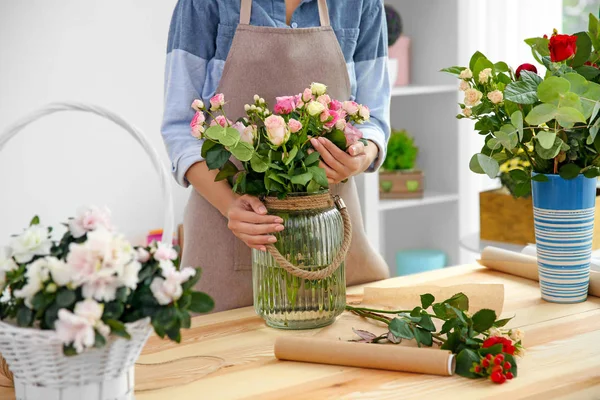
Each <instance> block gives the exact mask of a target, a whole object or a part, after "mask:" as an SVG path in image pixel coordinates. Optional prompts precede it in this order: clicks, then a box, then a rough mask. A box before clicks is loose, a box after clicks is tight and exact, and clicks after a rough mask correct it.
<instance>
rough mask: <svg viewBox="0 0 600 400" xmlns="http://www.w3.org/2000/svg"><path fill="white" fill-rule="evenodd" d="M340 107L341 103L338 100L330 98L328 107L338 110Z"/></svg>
mask: <svg viewBox="0 0 600 400" xmlns="http://www.w3.org/2000/svg"><path fill="white" fill-rule="evenodd" d="M341 108H342V103H340V102H339V101H338V100H335V99H333V100H331V103H329V109H330V110H333V111H339V110H341Z"/></svg>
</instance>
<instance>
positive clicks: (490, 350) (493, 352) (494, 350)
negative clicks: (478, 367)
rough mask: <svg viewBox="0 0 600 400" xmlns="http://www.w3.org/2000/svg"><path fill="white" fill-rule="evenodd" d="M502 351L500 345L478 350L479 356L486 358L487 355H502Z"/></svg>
mask: <svg viewBox="0 0 600 400" xmlns="http://www.w3.org/2000/svg"><path fill="white" fill-rule="evenodd" d="M502 349H503V346H502V343H498V344H495V345H493V346H490V347H482V348H481V349H479V354H480V355H481V356H483V357H485V356H487V355H488V354H491V355H493V356H495V355H497V354H500V353H502Z"/></svg>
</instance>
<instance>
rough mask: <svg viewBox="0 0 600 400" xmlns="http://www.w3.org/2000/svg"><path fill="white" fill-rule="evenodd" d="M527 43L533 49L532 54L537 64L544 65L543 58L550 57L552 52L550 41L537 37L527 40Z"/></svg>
mask: <svg viewBox="0 0 600 400" xmlns="http://www.w3.org/2000/svg"><path fill="white" fill-rule="evenodd" d="M525 43H527V44H528V45H529V47H531V53H532V54H533V57H534V58H535V59H536V61H537V62H539V63H540V64H542V63H543V62H542V57H545V56H549V55H550V50H549V49H548V44H549V43H550V40H549V39H546V38H541V37H535V38H530V39H525Z"/></svg>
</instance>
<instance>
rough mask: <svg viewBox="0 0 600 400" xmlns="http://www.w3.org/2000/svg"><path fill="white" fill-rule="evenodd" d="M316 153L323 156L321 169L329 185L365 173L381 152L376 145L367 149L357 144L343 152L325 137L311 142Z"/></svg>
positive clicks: (359, 143)
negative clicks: (323, 170) (325, 174)
mask: <svg viewBox="0 0 600 400" xmlns="http://www.w3.org/2000/svg"><path fill="white" fill-rule="evenodd" d="M310 142H311V143H312V145H313V147H314V148H315V150H316V151H318V152H319V153H320V154H321V158H322V159H323V161H321V164H320V167H321V168H323V169H325V172H326V173H327V180H328V181H329V183H340V182H342V181H343V180H345V179H348V178H350V177H351V176H354V175H358V174H360V173H361V172H364V171H365V170H366V169H367V168H369V165H371V164H372V163H373V161H374V160H375V158H376V157H377V153H378V152H379V148H378V147H377V145H376V144H375V143H372V142H370V144H369V146H367V147H365V145H364V144H362V143H361V142H356V143H354V144H353V145H352V146H350V147H349V148H348V150H346V151H343V150H341V149H340V148H339V147H337V146H336V145H335V144H334V143H333V142H331V141H330V140H328V139H325V138H323V137H320V138H318V139H317V138H313V139H311V140H310Z"/></svg>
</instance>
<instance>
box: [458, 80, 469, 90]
mask: <svg viewBox="0 0 600 400" xmlns="http://www.w3.org/2000/svg"><path fill="white" fill-rule="evenodd" d="M458 88H459V89H460V90H462V91H463V92H464V91H465V90H467V89H471V85H469V82H467V81H460V86H459V87H458Z"/></svg>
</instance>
